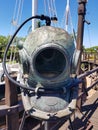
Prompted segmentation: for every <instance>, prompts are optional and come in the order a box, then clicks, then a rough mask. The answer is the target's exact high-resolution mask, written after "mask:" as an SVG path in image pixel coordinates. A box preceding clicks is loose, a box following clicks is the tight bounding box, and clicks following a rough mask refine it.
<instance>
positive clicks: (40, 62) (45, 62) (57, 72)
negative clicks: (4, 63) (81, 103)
mask: <svg viewBox="0 0 98 130" xmlns="http://www.w3.org/2000/svg"><path fill="white" fill-rule="evenodd" d="M19 48H20V51H19V53H20V60H21V62H20V64H21V65H22V70H23V72H22V74H23V75H24V81H26V82H25V84H26V85H27V87H28V86H29V87H33V88H35V92H34V93H33V94H30V93H29V94H28V93H26V94H24V92H22V99H23V104H24V107H25V110H26V111H28V112H29V114H30V115H32V116H35V117H38V118H41V119H45V120H48V119H51V118H53V119H56V118H62V117H65V116H66V117H68V116H69V115H70V114H72V112H73V111H74V110H75V107H76V98H77V93H78V91H77V90H78V89H77V88H78V85H77V83H76V82H77V81H76V80H75V79H74V78H72V77H71V74H72V72H73V70H74V69H75V66H76V64H77V61H78V57H77V51H75V46H74V42H73V39H72V37H71V36H70V35H69V34H68V33H67V32H66V31H65V30H63V29H60V28H55V27H51V26H43V27H40V28H38V29H36V30H34V31H33V32H32V33H31V34H29V35H28V37H27V38H26V41H25V42H24V44H23V45H22V44H21V45H19ZM75 57H76V59H77V60H75ZM25 79H26V80H25Z"/></svg>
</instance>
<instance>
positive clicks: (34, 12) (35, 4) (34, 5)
mask: <svg viewBox="0 0 98 130" xmlns="http://www.w3.org/2000/svg"><path fill="white" fill-rule="evenodd" d="M37 10H38V0H32V16H35V15H37ZM36 27H37V24H36V19H32V31H33V30H34V29H35V28H36Z"/></svg>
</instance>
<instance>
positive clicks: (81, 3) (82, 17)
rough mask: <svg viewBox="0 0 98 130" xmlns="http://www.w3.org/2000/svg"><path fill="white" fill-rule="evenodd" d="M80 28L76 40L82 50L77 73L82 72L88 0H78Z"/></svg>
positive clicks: (78, 47)
mask: <svg viewBox="0 0 98 130" xmlns="http://www.w3.org/2000/svg"><path fill="white" fill-rule="evenodd" d="M78 3H79V6H78V30H77V40H76V43H77V45H76V48H77V50H80V58H79V64H78V69H77V75H79V74H80V65H81V53H82V48H83V34H84V23H85V15H86V3H87V0H78Z"/></svg>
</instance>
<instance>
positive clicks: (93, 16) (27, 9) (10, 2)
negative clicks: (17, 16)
mask: <svg viewBox="0 0 98 130" xmlns="http://www.w3.org/2000/svg"><path fill="white" fill-rule="evenodd" d="M15 2H16V0H0V35H6V36H7V35H9V34H11V33H13V30H12V32H11V28H14V29H15V27H13V26H12V25H11V21H12V18H13V14H14V9H15ZM55 5H56V10H57V16H58V21H59V22H58V23H59V25H60V26H59V27H61V24H62V19H63V16H64V11H65V7H66V0H55ZM31 7H32V3H31V0H24V3H23V12H22V17H21V21H20V23H22V22H23V21H24V20H25V19H27V18H29V17H30V16H31V14H32V13H31V12H32V9H31ZM86 7H87V11H86V20H88V21H90V23H91V24H90V25H87V24H85V29H84V46H85V47H91V46H98V34H97V30H98V13H97V12H98V0H88V3H87V6H86ZM46 8H48V5H47V6H46ZM77 10H78V3H77V0H70V11H71V19H72V20H71V21H72V24H73V28H74V29H75V31H76V32H77V22H78V14H77ZM44 12H45V7H44V0H38V14H39V15H40V14H44ZM30 24H31V23H28V27H27V26H25V27H24V29H23V30H22V31H21V32H20V34H22V35H26V34H27V31H28V28H29V27H30Z"/></svg>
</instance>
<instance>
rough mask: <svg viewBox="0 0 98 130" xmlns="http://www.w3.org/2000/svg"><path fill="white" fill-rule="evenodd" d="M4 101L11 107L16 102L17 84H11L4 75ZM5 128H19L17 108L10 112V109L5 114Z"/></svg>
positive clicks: (15, 129)
mask: <svg viewBox="0 0 98 130" xmlns="http://www.w3.org/2000/svg"><path fill="white" fill-rule="evenodd" d="M5 103H6V105H7V106H9V107H11V106H14V105H17V104H18V96H17V86H16V85H15V84H13V83H12V82H11V81H10V80H9V79H8V78H7V77H5ZM6 127H7V130H18V129H19V112H18V110H17V111H16V112H15V113H14V114H11V112H10V109H9V111H8V114H7V115H6Z"/></svg>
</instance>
